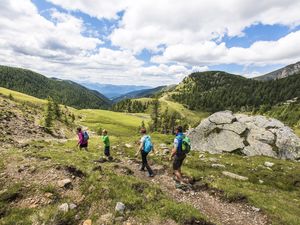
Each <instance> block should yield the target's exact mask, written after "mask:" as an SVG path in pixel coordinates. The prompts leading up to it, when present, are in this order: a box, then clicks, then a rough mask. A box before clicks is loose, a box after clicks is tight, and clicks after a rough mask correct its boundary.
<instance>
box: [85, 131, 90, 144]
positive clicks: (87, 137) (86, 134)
mask: <svg viewBox="0 0 300 225" xmlns="http://www.w3.org/2000/svg"><path fill="white" fill-rule="evenodd" d="M89 138H90V137H89V134H88V132H86V131H84V132H83V141H84V142H87V141H88V140H89Z"/></svg>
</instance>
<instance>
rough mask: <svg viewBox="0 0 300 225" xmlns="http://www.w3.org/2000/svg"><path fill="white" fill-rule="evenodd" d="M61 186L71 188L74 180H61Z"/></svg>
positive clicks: (59, 182) (59, 183) (59, 184)
mask: <svg viewBox="0 0 300 225" xmlns="http://www.w3.org/2000/svg"><path fill="white" fill-rule="evenodd" d="M57 184H58V186H59V187H60V188H69V187H70V186H71V185H72V181H71V180H70V179H64V180H59V181H58V182H57Z"/></svg>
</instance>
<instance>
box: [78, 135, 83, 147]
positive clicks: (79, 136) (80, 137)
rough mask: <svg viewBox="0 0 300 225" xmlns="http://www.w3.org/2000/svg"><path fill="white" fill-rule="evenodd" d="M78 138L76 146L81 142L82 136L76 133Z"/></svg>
mask: <svg viewBox="0 0 300 225" xmlns="http://www.w3.org/2000/svg"><path fill="white" fill-rule="evenodd" d="M78 138H79V140H78V143H77V146H78V145H80V144H81V142H82V136H81V135H80V134H78Z"/></svg>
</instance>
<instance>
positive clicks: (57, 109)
mask: <svg viewBox="0 0 300 225" xmlns="http://www.w3.org/2000/svg"><path fill="white" fill-rule="evenodd" d="M53 112H54V117H55V119H57V120H60V119H61V110H60V107H59V104H58V103H57V102H56V101H53Z"/></svg>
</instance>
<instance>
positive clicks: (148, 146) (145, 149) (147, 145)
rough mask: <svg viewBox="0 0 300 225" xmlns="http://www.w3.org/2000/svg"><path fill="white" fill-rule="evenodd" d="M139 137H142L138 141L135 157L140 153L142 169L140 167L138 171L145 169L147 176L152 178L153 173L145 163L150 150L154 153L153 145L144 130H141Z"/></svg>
mask: <svg viewBox="0 0 300 225" xmlns="http://www.w3.org/2000/svg"><path fill="white" fill-rule="evenodd" d="M141 135H142V138H141V140H140V146H139V148H138V151H137V153H136V154H135V155H136V156H138V154H139V152H140V153H141V156H142V167H141V169H140V171H145V168H146V169H147V170H148V173H149V174H148V176H149V177H153V176H154V174H153V171H152V169H151V167H150V166H149V164H148V161H147V156H148V154H149V152H151V151H152V150H153V151H154V149H153V145H152V142H151V137H150V136H149V135H147V130H146V129H145V128H142V129H141Z"/></svg>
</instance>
